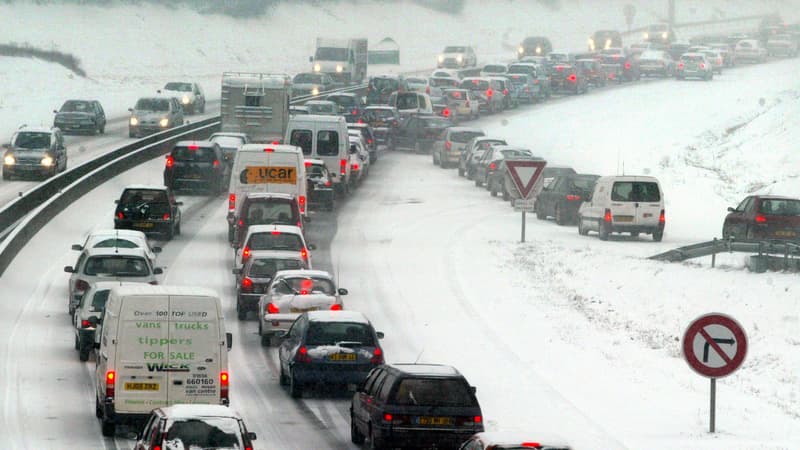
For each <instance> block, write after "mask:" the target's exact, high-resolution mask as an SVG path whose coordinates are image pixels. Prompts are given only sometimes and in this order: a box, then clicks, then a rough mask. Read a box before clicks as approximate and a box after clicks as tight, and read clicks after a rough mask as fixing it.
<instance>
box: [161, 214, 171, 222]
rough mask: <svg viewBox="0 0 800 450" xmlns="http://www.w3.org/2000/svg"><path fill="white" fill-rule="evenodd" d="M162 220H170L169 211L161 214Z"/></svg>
mask: <svg viewBox="0 0 800 450" xmlns="http://www.w3.org/2000/svg"><path fill="white" fill-rule="evenodd" d="M161 220H169V213H168V212H167V213H164V215H163V216H161Z"/></svg>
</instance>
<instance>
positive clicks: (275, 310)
mask: <svg viewBox="0 0 800 450" xmlns="http://www.w3.org/2000/svg"><path fill="white" fill-rule="evenodd" d="M279 312H281V309H280V308H278V307H277V306H275V303H267V314H278V313H279Z"/></svg>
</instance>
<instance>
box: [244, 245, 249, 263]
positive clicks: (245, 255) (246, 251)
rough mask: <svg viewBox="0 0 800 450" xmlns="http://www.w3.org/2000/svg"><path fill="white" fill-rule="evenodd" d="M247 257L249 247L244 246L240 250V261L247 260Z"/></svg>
mask: <svg viewBox="0 0 800 450" xmlns="http://www.w3.org/2000/svg"><path fill="white" fill-rule="evenodd" d="M249 257H250V247H245V248H244V250H242V263H244V262H245V261H247V258H249Z"/></svg>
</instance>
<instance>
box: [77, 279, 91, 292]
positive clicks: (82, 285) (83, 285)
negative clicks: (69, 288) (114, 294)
mask: <svg viewBox="0 0 800 450" xmlns="http://www.w3.org/2000/svg"><path fill="white" fill-rule="evenodd" d="M87 289H89V283H88V282H87V281H86V280H78V281H76V282H75V290H76V291H78V292H83V291H85V290H87Z"/></svg>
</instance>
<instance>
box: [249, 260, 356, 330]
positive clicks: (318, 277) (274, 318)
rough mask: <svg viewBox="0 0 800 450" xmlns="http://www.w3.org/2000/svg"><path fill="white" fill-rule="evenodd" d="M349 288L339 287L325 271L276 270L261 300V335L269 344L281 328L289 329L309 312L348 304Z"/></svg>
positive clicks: (333, 309)
mask: <svg viewBox="0 0 800 450" xmlns="http://www.w3.org/2000/svg"><path fill="white" fill-rule="evenodd" d="M343 295H347V289H343V288H337V287H336V281H335V280H334V279H333V276H332V275H331V274H330V273H328V272H325V271H322V270H284V271H281V272H276V273H275V275H274V276H273V278H272V281H271V282H270V283H269V286H267V288H266V290H265V291H264V294H263V295H262V296H261V298H259V300H258V318H259V320H258V334H259V335H260V336H261V345H263V346H268V345H270V344H271V343H272V337H273V336H275V333H277V332H279V331H286V330H288V329H289V327H291V325H292V323H293V322H294V321H295V319H297V317H298V316H299V315H300V314H302V313H304V312H307V311H318V310H331V311H336V310H340V309H342V308H343V307H344V305H343V304H342V296H343Z"/></svg>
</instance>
